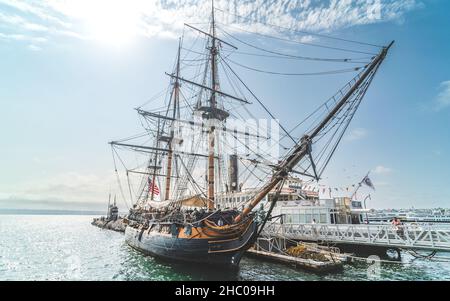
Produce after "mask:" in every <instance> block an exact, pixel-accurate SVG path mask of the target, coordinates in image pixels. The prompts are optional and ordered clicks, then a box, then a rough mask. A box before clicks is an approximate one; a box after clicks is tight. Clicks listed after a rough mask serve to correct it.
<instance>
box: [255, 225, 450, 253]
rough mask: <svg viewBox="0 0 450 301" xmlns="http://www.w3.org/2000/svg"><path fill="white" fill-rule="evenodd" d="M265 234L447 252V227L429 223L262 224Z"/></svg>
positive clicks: (449, 234)
mask: <svg viewBox="0 0 450 301" xmlns="http://www.w3.org/2000/svg"><path fill="white" fill-rule="evenodd" d="M264 232H265V234H266V235H272V236H278V237H286V238H289V239H294V240H307V241H324V242H334V243H348V244H359V245H373V246H382V247H396V248H403V249H413V250H436V251H444V252H450V228H445V227H442V226H439V225H431V224H404V225H401V226H394V225H390V224H300V223H298V224H296V223H288V224H286V223H285V224H280V223H271V224H268V225H266V227H265V229H264Z"/></svg>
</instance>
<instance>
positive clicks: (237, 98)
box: [166, 72, 251, 104]
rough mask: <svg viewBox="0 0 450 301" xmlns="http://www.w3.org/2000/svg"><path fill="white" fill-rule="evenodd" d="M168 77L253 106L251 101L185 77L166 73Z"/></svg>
mask: <svg viewBox="0 0 450 301" xmlns="http://www.w3.org/2000/svg"><path fill="white" fill-rule="evenodd" d="M166 75H167V76H170V77H172V78H176V79H178V80H181V81H182V82H185V83H188V84H190V85H193V86H197V87H200V88H202V89H205V90H208V91H211V92H212V93H215V94H220V95H222V96H225V97H228V98H231V99H234V100H237V101H240V102H243V103H245V104H251V102H249V101H247V100H245V99H242V98H239V97H236V96H233V95H230V94H228V93H225V92H222V91H219V90H218V89H215V88H210V87H208V86H205V85H202V84H199V83H196V82H193V81H190V80H188V79H185V78H183V77H179V76H176V75H173V74H170V73H167V72H166Z"/></svg>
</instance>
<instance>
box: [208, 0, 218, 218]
mask: <svg viewBox="0 0 450 301" xmlns="http://www.w3.org/2000/svg"><path fill="white" fill-rule="evenodd" d="M211 8H212V9H211V13H212V15H211V33H212V37H211V38H212V45H211V50H210V52H211V89H212V90H211V99H210V102H209V103H210V107H211V108H212V109H215V108H216V92H215V91H216V90H218V89H217V86H216V85H217V83H216V75H217V73H216V72H217V70H216V63H217V61H216V56H217V48H216V25H215V19H214V0H212V6H211ZM210 122H213V120H210ZM214 135H215V133H214V126H213V125H211V127H210V130H209V137H208V138H209V139H208V147H209V154H208V155H209V157H208V199H209V202H208V209H210V210H213V209H214V207H215V204H214V201H215V198H214V185H215V182H214V177H215V160H214V153H215V137H214Z"/></svg>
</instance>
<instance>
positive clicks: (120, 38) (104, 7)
mask: <svg viewBox="0 0 450 301" xmlns="http://www.w3.org/2000/svg"><path fill="white" fill-rule="evenodd" d="M139 3H140V2H139V1H125V0H96V1H86V0H77V1H73V2H71V3H70V6H71V10H72V12H76V15H77V17H78V18H79V19H81V21H82V23H83V25H84V29H85V32H86V35H87V36H88V37H89V38H90V39H92V40H95V41H98V42H101V43H106V44H108V45H112V46H123V45H126V44H127V43H129V42H130V41H131V40H133V38H135V37H136V36H137V33H138V30H139V29H138V26H139V20H140V18H141V14H142V12H141V7H140V5H138V4H139Z"/></svg>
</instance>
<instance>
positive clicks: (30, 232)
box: [0, 215, 450, 280]
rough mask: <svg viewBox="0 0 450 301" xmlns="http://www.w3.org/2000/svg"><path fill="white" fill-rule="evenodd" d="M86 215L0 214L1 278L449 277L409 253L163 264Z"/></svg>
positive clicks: (449, 266) (447, 266)
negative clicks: (219, 265)
mask: <svg viewBox="0 0 450 301" xmlns="http://www.w3.org/2000/svg"><path fill="white" fill-rule="evenodd" d="M91 219H92V217H91V216H61V215H54V216H46V215H0V280H373V279H379V280H437V279H440V280H450V263H437V262H430V261H424V260H413V258H412V257H410V256H404V257H403V264H382V265H381V268H380V269H376V267H375V266H373V265H369V264H366V263H358V264H348V265H346V266H345V267H344V270H343V271H342V272H339V273H334V274H329V275H321V276H320V275H316V274H312V273H308V272H304V271H301V270H296V269H293V268H290V267H286V266H284V265H279V264H274V263H267V262H263V261H260V260H255V259H252V258H246V257H244V259H243V260H242V262H241V266H240V269H239V271H236V272H230V271H226V270H220V269H214V270H212V269H208V268H204V267H201V266H195V265H194V266H192V265H191V266H189V265H183V264H175V263H168V262H164V261H160V260H156V259H154V258H152V257H148V256H143V255H141V254H140V253H138V252H136V251H135V250H133V249H131V248H130V247H128V246H127V245H126V244H125V243H124V236H123V234H121V233H116V232H112V231H107V230H101V229H99V228H97V227H94V226H91V225H90V221H91ZM439 255H440V256H450V255H448V254H439ZM374 268H375V274H373V273H370V272H368V271H373V270H374Z"/></svg>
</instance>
